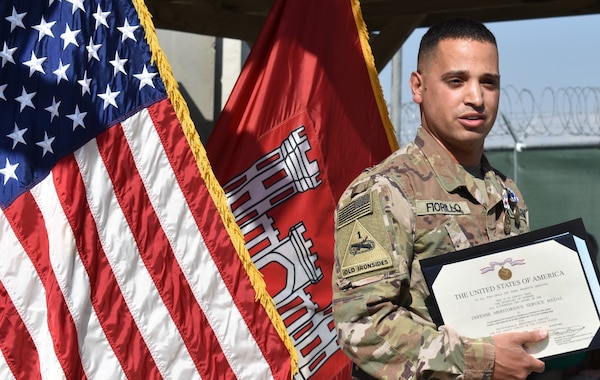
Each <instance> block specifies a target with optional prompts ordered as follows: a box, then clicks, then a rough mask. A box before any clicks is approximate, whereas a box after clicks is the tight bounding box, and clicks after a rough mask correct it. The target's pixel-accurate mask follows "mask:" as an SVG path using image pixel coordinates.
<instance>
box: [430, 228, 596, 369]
mask: <svg viewBox="0 0 600 380" xmlns="http://www.w3.org/2000/svg"><path fill="white" fill-rule="evenodd" d="M586 240H587V233H586V231H585V227H584V225H583V222H582V220H581V219H576V220H573V221H569V222H566V223H562V224H558V225H555V226H551V227H547V228H543V229H540V230H536V231H532V232H529V233H526V234H522V235H518V236H514V237H510V238H507V239H504V240H500V241H496V242H492V243H488V244H483V245H480V246H476V247H472V248H468V249H465V250H462V251H457V252H452V253H448V254H445V255H441V256H436V257H432V258H427V259H423V260H421V261H420V264H421V269H422V271H423V275H424V276H425V280H426V282H427V285H428V287H429V292H430V294H431V301H433V302H431V307H430V309H433V310H431V311H432V316H433V318H434V320H435V322H436V323H437V324H438V325H442V324H445V325H448V326H450V327H452V328H453V329H455V330H456V331H457V332H458V333H459V334H461V335H463V336H467V337H472V338H476V337H482V336H491V335H495V334H499V333H503V332H508V331H528V330H534V329H540V328H544V329H547V330H548V331H549V337H548V339H546V340H544V341H543V342H540V343H538V344H536V345H531V346H529V347H527V351H528V352H529V353H531V354H532V355H533V356H535V357H537V358H540V359H546V358H551V357H555V356H560V355H564V354H568V353H573V352H578V351H585V350H590V349H594V348H600V285H599V283H598V270H597V268H596V265H595V262H594V260H593V258H592V257H591V256H590V252H589V250H588V246H587V244H586Z"/></svg>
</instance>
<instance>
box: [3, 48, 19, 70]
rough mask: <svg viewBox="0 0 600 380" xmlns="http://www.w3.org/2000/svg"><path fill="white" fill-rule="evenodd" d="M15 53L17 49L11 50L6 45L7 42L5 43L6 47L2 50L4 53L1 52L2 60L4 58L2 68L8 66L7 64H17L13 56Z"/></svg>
mask: <svg viewBox="0 0 600 380" xmlns="http://www.w3.org/2000/svg"><path fill="white" fill-rule="evenodd" d="M15 51H17V48H16V47H14V48H9V47H8V46H7V45H6V42H5V43H4V47H3V48H2V51H0V58H2V67H4V65H6V62H10V63H15V59H14V58H13V54H14V53H15Z"/></svg>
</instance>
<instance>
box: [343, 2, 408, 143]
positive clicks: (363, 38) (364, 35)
mask: <svg viewBox="0 0 600 380" xmlns="http://www.w3.org/2000/svg"><path fill="white" fill-rule="evenodd" d="M350 2H351V3H352V12H353V13H354V21H355V22H356V28H357V29H358V35H359V37H360V45H361V47H362V52H363V56H364V57H365V63H366V64H367V70H368V72H369V78H370V79H371V87H372V88H373V95H375V101H376V102H377V108H378V109H379V115H380V116H381V122H382V123H383V128H384V129H385V134H386V136H387V138H388V142H389V144H390V148H391V149H392V152H393V151H395V150H397V149H398V140H397V139H396V135H395V133H394V126H393V125H392V122H391V120H390V115H389V113H388V109H387V106H386V104H385V99H384V98H383V91H382V90H381V83H380V82H379V74H378V73H377V69H376V68H375V58H373V52H372V51H371V45H369V33H368V32H367V25H366V24H365V21H364V19H363V16H362V11H361V9H360V1H359V0H350Z"/></svg>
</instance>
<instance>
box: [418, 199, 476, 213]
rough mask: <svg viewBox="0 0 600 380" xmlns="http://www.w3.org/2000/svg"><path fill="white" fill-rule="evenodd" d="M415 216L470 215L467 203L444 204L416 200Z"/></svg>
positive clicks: (441, 202) (442, 202)
mask: <svg viewBox="0 0 600 380" xmlns="http://www.w3.org/2000/svg"><path fill="white" fill-rule="evenodd" d="M416 206H417V215H432V214H446V215H468V214H470V213H471V210H470V209H469V204H468V203H467V202H464V201H461V202H444V201H435V200H417V204H416Z"/></svg>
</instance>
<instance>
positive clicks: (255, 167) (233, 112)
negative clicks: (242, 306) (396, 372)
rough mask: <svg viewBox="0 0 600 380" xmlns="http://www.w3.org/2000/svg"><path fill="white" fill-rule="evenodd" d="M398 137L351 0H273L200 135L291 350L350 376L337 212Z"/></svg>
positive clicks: (315, 371)
mask: <svg viewBox="0 0 600 380" xmlns="http://www.w3.org/2000/svg"><path fill="white" fill-rule="evenodd" d="M396 147H397V145H396V140H395V138H394V136H393V132H392V127H391V123H390V121H389V117H388V114H387V109H386V107H385V103H384V101H383V95H382V92H381V87H380V85H379V81H378V77H377V72H376V70H375V68H374V64H373V58H372V55H371V50H370V47H369V45H368V42H367V35H366V28H365V25H364V22H363V20H362V16H361V14H360V8H359V4H358V1H356V0H330V1H321V0H287V1H285V0H276V1H275V4H274V6H273V9H272V10H271V13H270V14H269V16H268V18H267V21H266V23H265V25H264V27H263V29H262V31H261V33H260V36H259V38H258V39H257V41H256V44H255V45H254V46H253V48H252V50H251V52H250V55H249V56H248V59H247V61H246V64H245V66H244V68H243V70H242V73H241V75H240V77H239V79H238V82H237V83H236V85H235V87H234V89H233V92H232V94H231V96H230V98H229V100H228V102H227V104H226V106H225V108H224V110H223V112H222V114H221V116H220V118H219V120H218V121H217V124H216V126H215V128H214V132H213V134H212V136H211V138H210V140H209V143H208V144H207V152H208V156H209V158H210V159H211V162H212V164H213V169H214V171H215V174H216V176H217V178H218V179H219V182H220V183H222V184H224V190H225V192H226V195H227V197H228V201H229V204H230V205H231V208H232V210H233V213H234V216H235V217H236V220H237V222H238V224H239V225H240V227H241V228H242V232H243V233H244V235H245V239H246V246H247V247H248V250H249V251H250V254H251V255H252V258H253V261H254V263H255V264H256V266H257V267H258V268H259V270H260V271H261V273H262V274H263V275H264V277H265V281H266V283H267V288H268V290H269V293H270V294H271V296H272V297H273V299H274V300H275V302H276V305H277V310H278V311H279V313H280V314H281V316H282V318H283V320H284V323H285V325H286V326H287V330H288V332H289V334H290V336H291V338H292V340H293V342H294V345H295V347H296V350H297V351H298V355H299V365H300V373H299V375H298V376H297V378H302V379H307V378H309V377H310V378H318V379H332V378H348V377H349V368H350V367H349V364H350V363H349V360H348V359H347V358H346V357H345V355H344V354H343V353H342V352H341V351H340V350H339V348H338V346H337V344H336V334H335V330H334V326H333V319H332V315H331V271H332V263H333V245H334V242H333V228H334V227H333V211H334V208H335V206H336V203H337V200H338V198H339V196H340V195H341V193H342V191H343V190H344V188H345V187H346V186H347V185H348V183H349V182H350V181H351V180H352V179H353V178H354V177H355V176H356V175H358V174H359V172H360V171H361V170H363V169H364V168H365V167H367V166H370V165H373V164H375V163H377V162H379V161H380V160H382V159H383V158H385V157H386V156H387V155H388V154H390V153H391V151H392V150H393V149H395V148H396Z"/></svg>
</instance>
